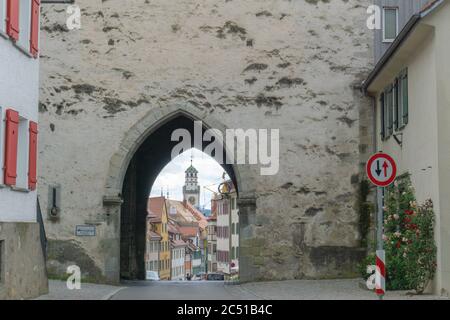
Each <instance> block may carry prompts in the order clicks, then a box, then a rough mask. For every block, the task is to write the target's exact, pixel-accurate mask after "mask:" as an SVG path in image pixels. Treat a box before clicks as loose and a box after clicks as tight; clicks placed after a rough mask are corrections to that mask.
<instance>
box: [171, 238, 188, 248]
mask: <svg viewBox="0 0 450 320" xmlns="http://www.w3.org/2000/svg"><path fill="white" fill-rule="evenodd" d="M171 245H172V246H173V247H185V246H186V245H187V244H186V242H184V241H183V240H172V241H171Z"/></svg>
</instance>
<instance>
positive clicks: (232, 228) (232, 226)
mask: <svg viewBox="0 0 450 320" xmlns="http://www.w3.org/2000/svg"><path fill="white" fill-rule="evenodd" d="M235 228H236V225H235V224H234V223H232V224H231V234H235V230H236V229H235Z"/></svg>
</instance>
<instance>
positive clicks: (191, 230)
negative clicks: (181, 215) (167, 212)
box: [179, 226, 198, 238]
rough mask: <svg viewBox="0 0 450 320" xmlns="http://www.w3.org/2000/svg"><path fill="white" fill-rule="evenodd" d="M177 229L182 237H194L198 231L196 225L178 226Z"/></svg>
mask: <svg viewBox="0 0 450 320" xmlns="http://www.w3.org/2000/svg"><path fill="white" fill-rule="evenodd" d="M179 230H180V232H181V234H182V235H183V237H188V238H189V237H195V236H196V235H197V233H198V227H189V226H180V227H179Z"/></svg>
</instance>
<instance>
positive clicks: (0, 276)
mask: <svg viewBox="0 0 450 320" xmlns="http://www.w3.org/2000/svg"><path fill="white" fill-rule="evenodd" d="M4 263H5V241H4V240H0V285H1V284H2V283H4V282H5V275H4V273H5V272H4V270H5V265H4Z"/></svg>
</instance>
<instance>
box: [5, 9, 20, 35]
mask: <svg viewBox="0 0 450 320" xmlns="http://www.w3.org/2000/svg"><path fill="white" fill-rule="evenodd" d="M7 5H8V7H7V9H6V11H7V17H6V33H7V34H8V35H9V36H10V37H11V38H12V39H13V40H14V41H17V40H19V0H8V2H7Z"/></svg>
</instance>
